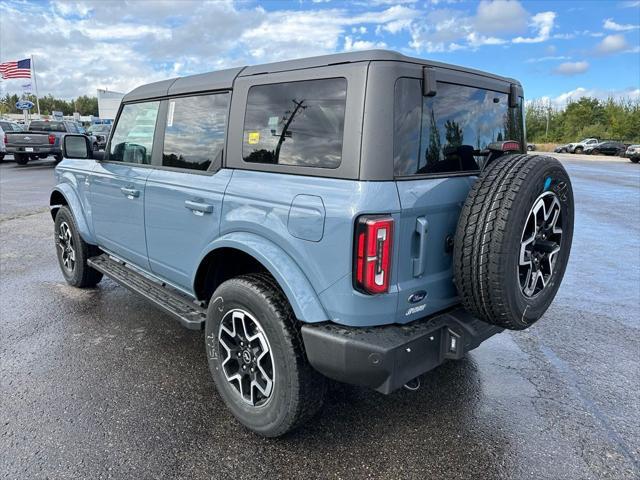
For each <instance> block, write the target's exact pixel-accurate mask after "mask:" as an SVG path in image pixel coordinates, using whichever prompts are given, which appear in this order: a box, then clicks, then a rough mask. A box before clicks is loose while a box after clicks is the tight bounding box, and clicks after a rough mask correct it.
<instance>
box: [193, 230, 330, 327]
mask: <svg viewBox="0 0 640 480" xmlns="http://www.w3.org/2000/svg"><path fill="white" fill-rule="evenodd" d="M225 247H226V248H235V249H237V250H241V251H242V252H244V253H246V254H248V255H251V256H252V257H253V258H255V259H256V260H257V261H258V262H260V263H261V264H262V265H263V266H264V267H265V268H266V269H267V270H268V271H269V273H271V275H272V276H273V277H274V278H275V279H276V281H277V282H278V285H280V287H281V288H282V290H283V291H284V294H285V295H286V297H287V300H289V303H290V304H291V307H292V308H293V311H294V313H295V315H296V318H297V319H298V320H300V321H302V322H306V323H317V322H325V321H327V320H328V319H329V317H328V315H327V313H326V312H325V310H324V308H323V306H322V303H320V299H319V298H318V295H317V294H316V292H315V290H314V288H313V286H312V285H311V283H310V282H309V280H308V279H307V277H306V275H305V274H304V273H303V272H302V270H301V269H300V267H298V265H296V263H295V262H294V260H293V259H292V258H291V256H290V255H289V254H288V253H287V252H285V251H284V250H283V249H282V248H280V247H279V246H278V245H276V244H275V243H273V242H271V241H270V240H267V239H266V238H264V237H261V236H260V235H256V234H255V233H249V232H233V233H228V234H225V235H223V236H222V237H220V238H218V239H216V240H214V241H213V242H211V243H210V244H209V245H207V248H206V249H205V250H204V253H203V254H202V255H201V256H200V259H199V260H198V264H200V263H201V262H202V261H203V260H204V258H205V257H206V256H207V255H209V254H210V253H211V252H213V251H215V250H218V249H219V248H225ZM192 285H194V287H195V274H194V278H193V279H192Z"/></svg>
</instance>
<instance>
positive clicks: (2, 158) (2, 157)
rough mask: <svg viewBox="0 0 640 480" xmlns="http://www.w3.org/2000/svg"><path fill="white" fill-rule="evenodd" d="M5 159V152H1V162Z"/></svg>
mask: <svg viewBox="0 0 640 480" xmlns="http://www.w3.org/2000/svg"><path fill="white" fill-rule="evenodd" d="M3 160H4V153H0V162H2V161H3Z"/></svg>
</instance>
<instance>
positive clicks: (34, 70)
mask: <svg viewBox="0 0 640 480" xmlns="http://www.w3.org/2000/svg"><path fill="white" fill-rule="evenodd" d="M31 74H32V75H33V84H34V85H35V87H36V105H37V107H38V117H40V98H39V96H38V79H37V78H36V64H35V63H33V54H31Z"/></svg>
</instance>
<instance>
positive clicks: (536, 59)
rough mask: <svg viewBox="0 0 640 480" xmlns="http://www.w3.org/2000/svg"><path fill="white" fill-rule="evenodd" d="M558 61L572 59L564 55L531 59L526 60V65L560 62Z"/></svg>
mask: <svg viewBox="0 0 640 480" xmlns="http://www.w3.org/2000/svg"><path fill="white" fill-rule="evenodd" d="M558 60H571V57H565V56H563V55H558V56H548V57H538V58H530V59H528V60H526V63H540V62H550V61H558Z"/></svg>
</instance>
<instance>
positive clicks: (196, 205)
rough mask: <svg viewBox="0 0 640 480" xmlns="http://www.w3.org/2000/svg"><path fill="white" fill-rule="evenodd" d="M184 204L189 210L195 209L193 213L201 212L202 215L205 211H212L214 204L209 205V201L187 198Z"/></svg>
mask: <svg viewBox="0 0 640 480" xmlns="http://www.w3.org/2000/svg"><path fill="white" fill-rule="evenodd" d="M184 206H185V207H187V208H188V209H189V210H191V211H193V213H196V214H197V212H199V213H200V215H202V214H203V213H212V212H213V205H209V204H208V203H201V202H194V201H192V200H186V201H185V202H184Z"/></svg>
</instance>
